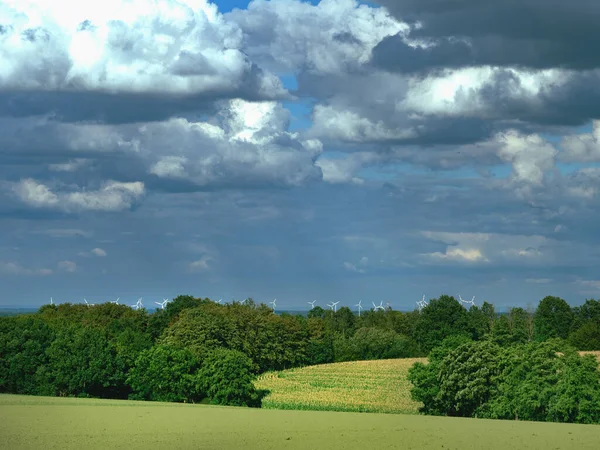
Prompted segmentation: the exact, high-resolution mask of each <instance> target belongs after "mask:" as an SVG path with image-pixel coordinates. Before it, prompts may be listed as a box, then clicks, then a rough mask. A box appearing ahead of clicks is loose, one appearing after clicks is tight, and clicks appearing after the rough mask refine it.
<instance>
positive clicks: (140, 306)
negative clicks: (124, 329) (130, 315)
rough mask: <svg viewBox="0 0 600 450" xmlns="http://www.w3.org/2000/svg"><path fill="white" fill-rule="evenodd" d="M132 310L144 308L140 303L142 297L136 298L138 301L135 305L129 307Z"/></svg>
mask: <svg viewBox="0 0 600 450" xmlns="http://www.w3.org/2000/svg"><path fill="white" fill-rule="evenodd" d="M131 307H132V308H135V309H136V311H137V310H138V309H140V308H143V307H144V304H143V303H142V297H140V298H138V301H137V302H136V303H135V305H131Z"/></svg>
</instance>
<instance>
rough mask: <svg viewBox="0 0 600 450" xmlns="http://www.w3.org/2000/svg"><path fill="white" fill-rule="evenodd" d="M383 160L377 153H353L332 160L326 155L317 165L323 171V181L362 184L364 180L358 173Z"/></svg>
mask: <svg viewBox="0 0 600 450" xmlns="http://www.w3.org/2000/svg"><path fill="white" fill-rule="evenodd" d="M378 160H381V158H380V157H379V156H378V155H377V154H375V153H366V152H365V153H352V154H349V155H345V156H344V157H343V158H335V159H330V158H327V156H326V155H323V157H321V158H319V159H318V160H317V162H316V165H317V166H319V167H320V168H321V170H322V171H323V181H326V182H328V183H334V184H335V183H354V184H362V183H364V180H363V179H362V178H359V177H357V176H355V175H356V173H357V172H358V171H359V170H360V169H362V168H363V167H365V166H367V165H370V164H373V163H375V162H376V161H378Z"/></svg>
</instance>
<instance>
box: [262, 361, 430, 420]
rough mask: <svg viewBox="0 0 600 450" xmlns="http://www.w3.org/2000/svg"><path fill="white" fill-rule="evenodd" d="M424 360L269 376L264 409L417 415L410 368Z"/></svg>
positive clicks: (318, 368) (358, 364)
mask: <svg viewBox="0 0 600 450" xmlns="http://www.w3.org/2000/svg"><path fill="white" fill-rule="evenodd" d="M415 361H426V360H425V359H424V358H406V359H383V360H377V361H351V362H343V363H335V364H321V365H317V366H309V367H302V368H297V369H289V370H284V371H281V372H273V373H267V374H264V375H262V376H260V377H259V379H258V380H257V381H256V383H255V385H256V387H257V388H259V389H267V390H269V391H270V394H269V395H268V396H267V397H266V398H264V399H263V408H273V409H308V410H316V411H347V412H349V411H355V412H378V413H404V414H416V413H417V412H418V409H419V403H418V402H415V401H413V400H412V399H411V398H410V388H411V384H410V382H409V381H408V380H407V378H406V376H407V374H408V369H409V368H410V367H412V365H413V364H414V363H415Z"/></svg>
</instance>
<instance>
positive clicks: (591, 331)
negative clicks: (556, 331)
mask: <svg viewBox="0 0 600 450" xmlns="http://www.w3.org/2000/svg"><path fill="white" fill-rule="evenodd" d="M569 343H570V344H571V345H572V346H573V347H575V348H577V349H579V350H600V325H599V324H597V323H596V322H592V321H589V322H585V323H583V325H581V326H580V327H579V328H577V329H576V330H575V331H573V332H572V333H571V334H570V335H569Z"/></svg>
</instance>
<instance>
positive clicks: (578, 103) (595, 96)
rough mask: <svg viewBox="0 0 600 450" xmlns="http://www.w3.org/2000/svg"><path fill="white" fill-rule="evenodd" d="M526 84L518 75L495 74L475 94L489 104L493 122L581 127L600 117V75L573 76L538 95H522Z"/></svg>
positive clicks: (507, 72)
mask: <svg viewBox="0 0 600 450" xmlns="http://www.w3.org/2000/svg"><path fill="white" fill-rule="evenodd" d="M522 89H523V86H522V83H521V81H520V79H519V77H517V76H516V75H515V73H514V72H511V71H508V70H500V71H497V72H496V73H494V75H493V76H492V77H491V78H490V80H489V81H488V82H486V83H485V84H484V85H483V86H482V88H481V89H479V91H477V92H475V93H474V94H471V95H474V96H475V97H476V98H477V99H479V100H481V102H482V103H483V104H485V105H486V109H487V110H488V111H489V113H488V118H489V119H491V120H498V119H513V120H515V119H516V120H520V121H523V122H524V123H530V124H537V125H567V126H578V125H583V124H585V123H587V122H588V121H589V120H590V119H595V118H600V72H598V71H594V72H583V73H574V74H572V75H571V76H570V77H569V78H568V79H567V81H566V82H565V83H564V84H558V85H556V84H553V83H551V84H549V85H547V86H544V87H543V88H542V89H541V91H540V92H539V94H538V95H536V96H531V95H519V92H520V91H522Z"/></svg>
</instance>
